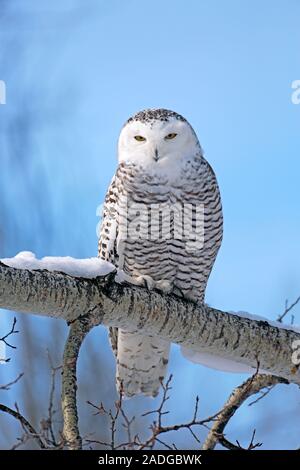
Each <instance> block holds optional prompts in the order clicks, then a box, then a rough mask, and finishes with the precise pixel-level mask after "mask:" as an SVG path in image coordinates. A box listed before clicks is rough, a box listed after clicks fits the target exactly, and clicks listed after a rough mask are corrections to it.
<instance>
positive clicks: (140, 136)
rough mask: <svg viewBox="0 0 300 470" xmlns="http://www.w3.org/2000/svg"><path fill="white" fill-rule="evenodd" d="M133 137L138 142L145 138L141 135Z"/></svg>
mask: <svg viewBox="0 0 300 470" xmlns="http://www.w3.org/2000/svg"><path fill="white" fill-rule="evenodd" d="M134 138H135V140H137V141H138V142H144V141H145V140H146V139H145V137H143V136H142V135H135V136H134Z"/></svg>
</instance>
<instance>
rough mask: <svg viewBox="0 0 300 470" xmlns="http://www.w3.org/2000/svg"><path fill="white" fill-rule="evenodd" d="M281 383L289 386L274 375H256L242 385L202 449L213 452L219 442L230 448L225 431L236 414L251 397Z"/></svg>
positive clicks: (230, 400) (237, 389) (212, 428)
mask: <svg viewBox="0 0 300 470" xmlns="http://www.w3.org/2000/svg"><path fill="white" fill-rule="evenodd" d="M279 383H284V384H287V383H288V382H287V381H286V380H284V379H282V378H280V377H274V376H273V375H263V374H258V373H256V374H254V375H253V376H252V377H250V378H249V379H248V380H246V381H245V382H244V383H243V384H242V385H240V386H239V387H237V388H235V389H234V390H233V392H232V393H231V395H230V397H229V398H228V400H227V402H226V403H225V405H224V407H223V409H222V411H221V412H220V413H219V414H218V416H217V418H216V420H215V422H214V424H213V426H212V427H211V429H210V431H209V433H208V435H207V438H206V440H205V442H204V444H203V447H202V449H203V450H213V449H214V448H215V446H216V444H217V443H218V442H220V443H221V444H223V445H224V447H227V448H228V445H227V444H228V442H229V441H227V439H225V437H224V429H225V426H226V425H227V423H228V421H229V420H230V419H231V418H232V416H233V415H234V413H235V412H236V411H237V410H238V409H239V407H240V406H241V405H242V404H243V403H244V402H245V401H246V400H247V398H249V397H250V396H251V395H254V394H255V393H257V392H259V391H260V390H262V389H263V388H265V387H271V386H274V385H276V384H279ZM251 442H252V441H251ZM252 448H253V447H252Z"/></svg>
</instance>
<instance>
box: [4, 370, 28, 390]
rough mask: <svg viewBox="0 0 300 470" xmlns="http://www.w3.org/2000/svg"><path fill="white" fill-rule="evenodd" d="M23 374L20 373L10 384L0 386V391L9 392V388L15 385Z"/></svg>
mask: <svg viewBox="0 0 300 470" xmlns="http://www.w3.org/2000/svg"><path fill="white" fill-rule="evenodd" d="M23 375H24V373H23V372H22V373H21V374H19V375H18V377H17V378H16V379H15V380H13V381H12V382H9V383H8V384H5V385H0V390H10V387H11V386H12V385H14V384H16V383H17V382H18V381H19V380H20V379H21V378H22V377H23Z"/></svg>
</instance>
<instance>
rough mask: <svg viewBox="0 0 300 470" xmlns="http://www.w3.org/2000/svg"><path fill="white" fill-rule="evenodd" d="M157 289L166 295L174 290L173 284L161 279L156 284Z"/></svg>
mask: <svg viewBox="0 0 300 470" xmlns="http://www.w3.org/2000/svg"><path fill="white" fill-rule="evenodd" d="M155 289H157V290H160V291H162V292H163V293H164V294H170V293H171V292H172V290H173V284H172V282H170V281H168V280H166V279H161V280H160V281H157V282H156V283H155Z"/></svg>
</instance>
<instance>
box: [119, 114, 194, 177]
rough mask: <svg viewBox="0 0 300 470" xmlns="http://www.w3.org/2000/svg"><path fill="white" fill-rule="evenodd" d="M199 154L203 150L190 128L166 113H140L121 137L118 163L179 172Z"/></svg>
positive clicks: (184, 120)
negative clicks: (178, 169)
mask: <svg viewBox="0 0 300 470" xmlns="http://www.w3.org/2000/svg"><path fill="white" fill-rule="evenodd" d="M199 154H201V155H202V150H201V147H200V144H199V141H198V139H197V136H196V134H195V132H194V130H193V128H192V127H191V125H190V124H189V123H188V122H187V120H186V119H185V118H184V117H182V116H181V115H180V114H177V113H175V112H174V111H169V110H167V109H147V110H145V111H140V112H139V113H137V114H135V115H134V116H132V117H131V118H129V119H128V121H127V122H126V123H125V125H124V127H123V129H122V131H121V134H120V137H119V144H118V158H119V162H125V163H135V164H138V165H139V166H141V167H144V168H147V170H154V171H155V172H156V171H163V170H166V171H169V170H170V169H175V168H180V167H182V165H183V164H184V163H185V162H186V161H187V160H189V159H192V158H193V157H194V156H196V155H199Z"/></svg>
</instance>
